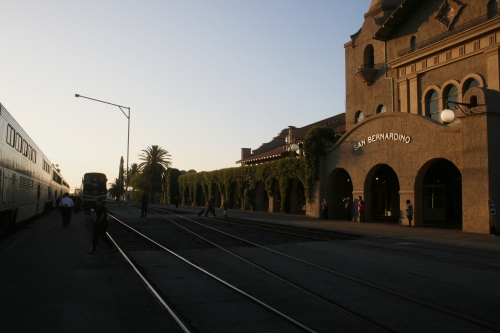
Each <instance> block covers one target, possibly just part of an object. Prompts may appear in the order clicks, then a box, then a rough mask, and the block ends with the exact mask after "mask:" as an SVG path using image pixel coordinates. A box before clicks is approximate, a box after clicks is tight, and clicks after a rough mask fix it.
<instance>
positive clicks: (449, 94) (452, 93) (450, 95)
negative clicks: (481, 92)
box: [444, 85, 458, 106]
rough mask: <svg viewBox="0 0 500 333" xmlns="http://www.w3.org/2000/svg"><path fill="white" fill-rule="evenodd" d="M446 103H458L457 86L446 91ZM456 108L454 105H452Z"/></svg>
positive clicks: (447, 88)
mask: <svg viewBox="0 0 500 333" xmlns="http://www.w3.org/2000/svg"><path fill="white" fill-rule="evenodd" d="M444 91H445V94H444V96H445V97H446V98H445V101H449V102H458V88H457V86H455V85H450V86H448V87H446V89H445V90H444ZM452 106H454V105H452Z"/></svg>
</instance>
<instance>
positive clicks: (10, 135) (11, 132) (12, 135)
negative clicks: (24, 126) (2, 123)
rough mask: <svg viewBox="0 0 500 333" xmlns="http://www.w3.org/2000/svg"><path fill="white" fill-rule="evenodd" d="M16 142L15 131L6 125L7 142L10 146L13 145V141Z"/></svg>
mask: <svg viewBox="0 0 500 333" xmlns="http://www.w3.org/2000/svg"><path fill="white" fill-rule="evenodd" d="M15 142H16V131H15V130H14V129H13V128H12V127H11V126H10V125H7V144H8V145H10V146H11V147H14V143H15Z"/></svg>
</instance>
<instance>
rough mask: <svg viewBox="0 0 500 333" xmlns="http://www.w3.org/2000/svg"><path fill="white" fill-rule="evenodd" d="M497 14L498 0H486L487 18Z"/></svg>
mask: <svg viewBox="0 0 500 333" xmlns="http://www.w3.org/2000/svg"><path fill="white" fill-rule="evenodd" d="M496 16H498V0H491V1H490V2H488V18H489V19H490V18H494V17H496Z"/></svg>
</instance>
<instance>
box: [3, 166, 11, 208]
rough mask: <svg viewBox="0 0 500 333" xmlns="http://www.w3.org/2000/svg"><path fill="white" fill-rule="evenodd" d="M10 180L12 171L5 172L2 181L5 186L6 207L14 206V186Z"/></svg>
mask: <svg viewBox="0 0 500 333" xmlns="http://www.w3.org/2000/svg"><path fill="white" fill-rule="evenodd" d="M9 180H10V171H8V170H4V171H3V179H2V184H3V189H2V205H4V206H12V193H11V187H12V184H11V182H9Z"/></svg>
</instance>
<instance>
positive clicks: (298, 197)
mask: <svg viewBox="0 0 500 333" xmlns="http://www.w3.org/2000/svg"><path fill="white" fill-rule="evenodd" d="M291 185H292V186H291V191H290V213H292V214H301V215H305V214H306V191H305V187H304V184H303V183H302V182H301V181H300V180H299V179H294V180H293V182H292V184H291Z"/></svg>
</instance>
